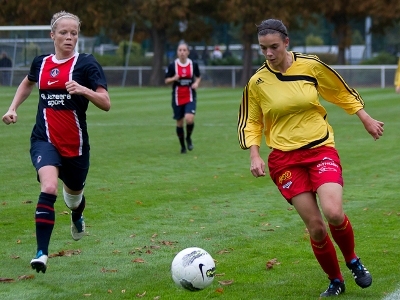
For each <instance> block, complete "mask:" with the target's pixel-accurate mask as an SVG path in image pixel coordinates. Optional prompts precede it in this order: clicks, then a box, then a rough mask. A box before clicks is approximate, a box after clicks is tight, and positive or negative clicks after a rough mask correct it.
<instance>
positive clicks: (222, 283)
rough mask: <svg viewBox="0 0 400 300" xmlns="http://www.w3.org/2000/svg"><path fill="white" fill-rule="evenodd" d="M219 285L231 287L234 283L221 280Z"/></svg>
mask: <svg viewBox="0 0 400 300" xmlns="http://www.w3.org/2000/svg"><path fill="white" fill-rule="evenodd" d="M218 283H219V284H220V285H231V284H232V283H233V280H221V281H218Z"/></svg>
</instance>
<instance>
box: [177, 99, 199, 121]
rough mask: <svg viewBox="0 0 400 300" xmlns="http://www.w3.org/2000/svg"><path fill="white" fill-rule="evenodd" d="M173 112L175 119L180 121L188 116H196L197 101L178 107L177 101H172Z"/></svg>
mask: <svg viewBox="0 0 400 300" xmlns="http://www.w3.org/2000/svg"><path fill="white" fill-rule="evenodd" d="M172 110H173V112H174V116H173V119H174V120H180V119H183V118H184V117H185V115H186V114H192V115H195V114H196V100H195V101H193V102H189V103H186V104H184V105H179V106H177V105H176V103H175V101H172Z"/></svg>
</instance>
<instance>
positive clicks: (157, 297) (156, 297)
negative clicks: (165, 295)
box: [153, 296, 161, 300]
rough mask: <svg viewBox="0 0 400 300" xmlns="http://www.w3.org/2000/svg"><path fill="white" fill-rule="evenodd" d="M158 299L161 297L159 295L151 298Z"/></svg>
mask: <svg viewBox="0 0 400 300" xmlns="http://www.w3.org/2000/svg"><path fill="white" fill-rule="evenodd" d="M158 299H161V297H160V296H155V297H154V298H153V300H158Z"/></svg>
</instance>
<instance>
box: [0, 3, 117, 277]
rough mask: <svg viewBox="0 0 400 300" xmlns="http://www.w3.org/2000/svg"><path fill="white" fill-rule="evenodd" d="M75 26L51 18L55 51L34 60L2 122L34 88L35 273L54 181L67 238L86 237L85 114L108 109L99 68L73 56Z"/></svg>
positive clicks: (69, 17)
mask: <svg viewBox="0 0 400 300" xmlns="http://www.w3.org/2000/svg"><path fill="white" fill-rule="evenodd" d="M80 24H81V22H80V20H79V18H78V16H76V15H74V14H71V13H68V12H66V11H61V12H58V13H56V14H54V15H53V17H52V19H51V23H50V29H51V31H50V37H51V39H52V40H53V41H54V48H55V52H54V53H53V54H45V55H40V56H37V57H36V58H34V60H33V62H32V65H31V68H30V71H29V73H28V75H27V76H26V77H25V78H24V79H23V80H22V82H21V83H20V85H19V86H18V89H17V91H16V93H15V96H14V99H13V100H12V103H11V105H10V107H9V109H8V111H7V113H6V114H5V115H4V116H3V122H4V123H6V124H12V123H16V122H17V109H18V107H19V106H20V105H21V104H22V103H23V102H24V101H25V100H26V99H27V98H28V96H29V95H30V94H31V92H32V90H33V88H34V86H35V85H37V87H38V89H39V104H38V110H37V115H36V124H35V125H34V127H33V130H32V134H31V148H30V154H31V160H32V163H33V165H34V167H35V168H36V171H37V179H38V181H39V182H40V194H39V199H38V203H37V206H36V211H35V225H36V241H37V249H36V256H35V257H34V258H33V259H32V260H31V266H32V268H33V269H35V270H36V271H37V272H38V273H39V272H43V273H45V272H46V268H47V259H48V255H49V242H50V237H51V234H52V231H53V227H54V222H55V213H54V203H55V201H56V199H57V191H58V179H61V181H62V182H63V198H64V201H65V204H66V205H67V207H68V208H69V209H71V234H72V238H73V239H74V240H80V239H81V238H82V237H83V236H84V234H85V222H84V219H83V210H84V208H85V197H84V195H83V189H84V186H85V181H86V176H87V174H88V171H89V150H90V146H89V136H88V131H87V124H86V110H87V108H88V105H89V103H92V104H94V105H95V106H96V107H98V108H99V109H101V110H104V111H108V110H109V109H110V106H111V104H110V97H109V95H108V92H107V82H106V78H105V76H104V72H103V69H102V67H101V66H100V65H99V64H98V63H97V61H96V60H95V58H94V57H93V56H92V55H90V54H84V53H83V54H82V53H78V52H76V51H75V46H76V44H77V42H78V36H79V31H80Z"/></svg>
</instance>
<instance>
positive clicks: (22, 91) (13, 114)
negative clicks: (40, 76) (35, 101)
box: [2, 76, 35, 125]
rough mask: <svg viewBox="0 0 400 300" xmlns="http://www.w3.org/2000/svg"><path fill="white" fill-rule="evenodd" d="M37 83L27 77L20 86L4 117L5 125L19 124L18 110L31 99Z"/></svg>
mask: <svg viewBox="0 0 400 300" xmlns="http://www.w3.org/2000/svg"><path fill="white" fill-rule="evenodd" d="M34 85H35V82H32V81H29V80H28V76H26V77H25V78H24V79H23V80H22V82H21V83H20V84H19V86H18V89H17V91H16V92H15V95H14V99H13V101H12V102H11V105H10V107H9V109H8V111H7V113H6V114H5V115H4V116H3V118H2V120H3V122H4V123H5V124H7V125H8V124H10V123H16V122H17V109H18V107H19V106H20V105H21V104H22V103H23V102H24V101H25V100H26V99H27V98H28V97H29V95H30V94H31V92H32V90H33V87H34Z"/></svg>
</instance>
